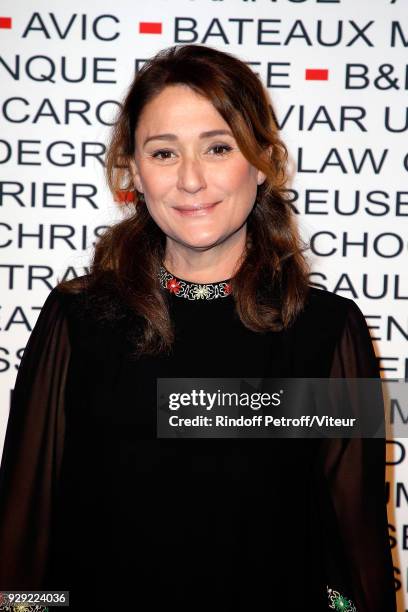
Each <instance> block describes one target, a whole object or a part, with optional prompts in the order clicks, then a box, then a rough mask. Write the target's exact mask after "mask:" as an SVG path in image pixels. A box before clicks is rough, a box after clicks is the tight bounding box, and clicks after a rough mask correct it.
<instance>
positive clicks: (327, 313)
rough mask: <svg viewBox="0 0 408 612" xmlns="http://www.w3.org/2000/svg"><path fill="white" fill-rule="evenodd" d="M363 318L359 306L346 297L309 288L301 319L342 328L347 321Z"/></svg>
mask: <svg viewBox="0 0 408 612" xmlns="http://www.w3.org/2000/svg"><path fill="white" fill-rule="evenodd" d="M359 315H361V316H362V313H361V311H360V309H359V307H358V306H357V304H356V303H355V302H354V301H353V300H351V299H349V298H346V297H343V296H341V295H337V294H335V293H332V292H331V291H326V290H324V289H318V288H317V287H313V286H309V292H308V296H307V299H306V302H305V306H304V309H303V311H302V313H301V315H300V319H305V320H307V321H308V322H311V321H313V320H315V321H316V322H319V323H321V324H323V323H326V324H328V325H332V326H334V327H336V326H342V325H344V324H345V323H346V321H347V319H349V318H353V317H356V316H359Z"/></svg>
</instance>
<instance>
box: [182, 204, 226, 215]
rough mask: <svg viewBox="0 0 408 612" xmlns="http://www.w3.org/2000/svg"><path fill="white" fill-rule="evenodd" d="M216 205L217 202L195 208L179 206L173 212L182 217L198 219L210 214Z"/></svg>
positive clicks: (198, 205)
mask: <svg viewBox="0 0 408 612" xmlns="http://www.w3.org/2000/svg"><path fill="white" fill-rule="evenodd" d="M217 204H219V202H213V203H205V204H197V205H195V206H185V207H184V206H183V207H182V206H180V207H176V208H175V210H177V212H178V213H179V214H180V215H183V216H190V217H191V216H194V217H200V216H204V215H209V214H211V213H212V211H213V210H214V209H215V207H216V205H217Z"/></svg>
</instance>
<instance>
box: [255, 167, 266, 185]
mask: <svg viewBox="0 0 408 612" xmlns="http://www.w3.org/2000/svg"><path fill="white" fill-rule="evenodd" d="M265 179H266V174H264V173H263V172H261V171H260V170H258V172H257V175H256V181H257V183H258V185H262V183H263V182H264V181H265Z"/></svg>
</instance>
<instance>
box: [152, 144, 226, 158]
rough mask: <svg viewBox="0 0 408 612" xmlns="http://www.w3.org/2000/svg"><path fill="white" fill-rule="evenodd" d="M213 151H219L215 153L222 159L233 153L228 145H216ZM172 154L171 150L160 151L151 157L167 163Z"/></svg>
mask: <svg viewBox="0 0 408 612" xmlns="http://www.w3.org/2000/svg"><path fill="white" fill-rule="evenodd" d="M212 150H218V152H216V153H215V157H222V156H223V155H226V154H227V153H229V152H230V151H232V147H230V146H229V145H226V144H215V145H213V146H212V147H210V149H209V151H212ZM220 150H221V151H220ZM172 153H173V151H170V150H169V149H159V150H158V151H155V152H154V153H152V155H151V156H152V157H153V158H154V159H160V160H162V161H165V160H167V159H171V157H170V156H171V154H172ZM162 156H164V157H162Z"/></svg>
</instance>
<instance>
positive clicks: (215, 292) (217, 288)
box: [159, 265, 232, 300]
mask: <svg viewBox="0 0 408 612" xmlns="http://www.w3.org/2000/svg"><path fill="white" fill-rule="evenodd" d="M229 280H230V279H229ZM229 280H225V281H220V282H218V283H202V284H201V283H191V282H190V281H185V280H182V279H181V278H177V277H175V276H173V274H170V272H169V271H168V270H166V268H165V267H164V266H163V265H162V266H160V273H159V281H160V284H161V286H162V287H163V288H164V289H167V291H170V293H173V294H174V295H176V296H177V297H183V298H186V299H188V300H214V299H216V298H222V297H228V296H229V295H231V294H232V287H231V283H230V282H229Z"/></svg>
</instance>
